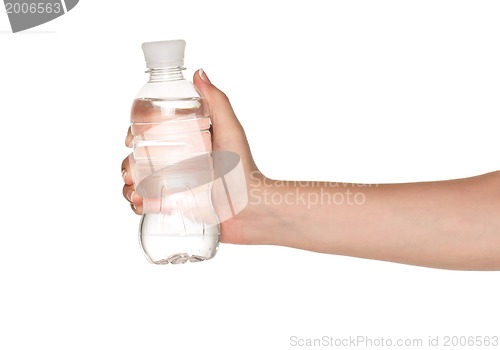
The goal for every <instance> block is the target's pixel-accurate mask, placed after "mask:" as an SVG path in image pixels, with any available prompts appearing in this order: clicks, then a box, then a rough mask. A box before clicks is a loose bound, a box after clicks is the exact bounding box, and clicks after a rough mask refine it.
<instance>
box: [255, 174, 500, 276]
mask: <svg viewBox="0 0 500 350" xmlns="http://www.w3.org/2000/svg"><path fill="white" fill-rule="evenodd" d="M262 182H263V181H262ZM270 184H271V186H269V185H270ZM259 191H260V192H262V196H261V197H260V198H259V197H256V195H257V193H258V192H259ZM264 191H267V193H266V195H265V196H264V195H263V192H264ZM250 194H251V195H250V201H252V200H253V201H254V202H258V201H259V200H260V201H261V203H260V205H259V206H257V208H259V209H260V210H262V211H263V214H261V216H262V217H266V218H267V219H266V220H262V221H258V222H260V223H261V226H260V227H247V228H248V230H251V229H254V230H255V231H254V232H249V235H248V236H249V237H253V238H254V241H253V242H251V243H258V244H276V245H283V246H289V247H295V248H300V249H307V250H312V251H317V252H322V253H331V254H340V255H349V256H356V257H363V258H370V259H379V260H387V261H394V262H400V263H406V264H414V265H422V266H430V267H438V268H448V269H464V270H471V269H472V270H499V269H500V172H493V173H489V174H485V175H481V176H477V177H472V178H467V179H460V180H451V181H440V182H422V183H409V184H391V185H378V186H377V185H370V186H360V185H356V184H335V183H317V182H308V183H305V182H299V183H296V182H287V183H283V182H279V181H273V182H270V181H269V180H267V186H266V185H264V184H263V186H262V189H260V190H258V191H254V196H253V197H252V192H250ZM266 198H267V199H266ZM264 213H266V214H264Z"/></svg>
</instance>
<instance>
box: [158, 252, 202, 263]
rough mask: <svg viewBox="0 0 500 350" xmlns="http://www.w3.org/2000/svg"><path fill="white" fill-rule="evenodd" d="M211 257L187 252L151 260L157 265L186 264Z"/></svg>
mask: <svg viewBox="0 0 500 350" xmlns="http://www.w3.org/2000/svg"><path fill="white" fill-rule="evenodd" d="M208 259H211V258H206V257H204V256H199V255H191V256H189V254H187V253H181V254H174V255H171V256H169V257H168V258H166V259H161V260H157V261H151V262H152V263H153V264H156V265H167V264H184V263H186V262H188V261H189V262H199V261H205V260H208Z"/></svg>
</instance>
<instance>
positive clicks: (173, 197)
mask: <svg viewBox="0 0 500 350" xmlns="http://www.w3.org/2000/svg"><path fill="white" fill-rule="evenodd" d="M149 73H150V81H149V82H148V83H147V84H146V85H144V86H143V88H142V89H141V90H140V91H139V93H138V95H137V96H136V99H135V101H134V104H133V106H132V113H131V130H132V135H133V137H134V138H133V149H134V151H133V155H134V165H133V177H134V182H135V184H136V191H137V192H138V193H139V194H140V195H141V196H142V197H143V215H142V218H141V222H140V226H139V236H140V243H141V246H142V248H143V250H144V253H145V254H146V256H147V258H148V259H149V261H151V262H152V263H155V264H167V263H184V262H186V261H193V262H194V261H203V260H207V259H211V258H212V257H213V256H214V255H215V254H216V252H217V248H218V244H219V234H220V227H219V223H218V218H217V215H216V213H215V209H214V207H213V205H212V202H211V183H212V181H211V180H212V179H213V164H212V158H211V151H212V146H211V137H210V131H209V128H210V117H209V114H208V108H207V105H206V102H205V100H204V98H203V97H202V96H201V94H200V93H199V92H198V91H197V89H196V88H195V86H194V85H193V84H192V83H191V82H189V81H187V80H185V79H184V78H183V76H182V68H181V67H174V68H161V69H150V71H149Z"/></svg>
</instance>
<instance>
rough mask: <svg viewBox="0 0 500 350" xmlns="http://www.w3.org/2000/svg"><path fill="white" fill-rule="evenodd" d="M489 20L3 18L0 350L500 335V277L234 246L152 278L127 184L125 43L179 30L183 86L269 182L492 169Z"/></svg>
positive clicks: (391, 8) (494, 125) (166, 15)
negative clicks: (206, 90) (34, 22)
mask: <svg viewBox="0 0 500 350" xmlns="http://www.w3.org/2000/svg"><path fill="white" fill-rule="evenodd" d="M327 3H328V6H327V5H326V4H327ZM499 18H500V3H499V2H497V1H342V2H339V1H336V2H327V1H322V2H321V1H307V2H305V1H303V2H298V1H286V2H285V1H283V2H279V1H274V2H273V1H251V2H236V1H226V2H224V1H187V0H183V1H152V0H141V1H80V3H79V4H78V5H77V6H76V7H75V8H74V9H73V10H72V11H70V12H69V13H68V14H67V15H65V16H63V17H61V18H58V19H56V20H54V21H52V22H50V23H47V24H45V25H42V26H39V27H37V28H33V29H32V30H28V31H26V32H22V33H18V34H11V33H9V30H10V27H9V24H8V20H7V15H6V14H5V13H0V32H1V33H0V92H1V95H0V96H1V100H0V101H1V102H0V117H1V126H0V130H1V133H2V137H1V140H2V142H1V151H0V152H1V166H0V168H1V173H0V176H1V183H2V185H3V186H2V189H1V191H0V193H1V196H0V198H1V202H2V206H1V207H2V210H1V214H0V215H1V219H0V220H1V221H0V223H1V226H0V230H1V231H0V232H1V241H0V323H1V325H0V329H1V336H0V348H2V349H123V348H130V349H132V348H133V349H151V350H153V349H195V348H202V347H203V348H208V349H229V348H231V349H291V348H293V347H291V346H290V340H289V338H290V336H294V335H295V336H298V337H301V338H307V337H309V338H314V337H321V336H324V335H326V336H333V337H348V336H357V335H366V336H370V337H373V338H381V337H384V338H394V339H395V338H399V337H410V338H413V337H416V338H419V337H421V338H423V339H427V337H428V336H438V335H439V336H441V337H444V336H446V335H459V336H460V335H466V336H468V335H474V336H476V335H479V336H488V335H489V336H492V335H497V336H500V331H499V328H498V322H497V320H498V314H499V311H500V305H499V303H498V295H499V292H500V282H499V277H500V276H499V273H497V272H459V271H444V270H435V269H427V268H421V267H413V266H405V265H398V264H392V263H386V262H379V261H369V260H363V259H356V258H349V257H340V256H329V255H321V254H316V253H311V252H305V251H299V250H294V249H289V248H281V247H264V246H263V247H261V246H232V245H222V246H221V248H220V251H219V254H218V256H217V257H216V258H215V259H214V260H212V261H210V262H205V263H202V264H191V265H189V264H187V265H182V266H153V265H150V264H148V263H147V261H146V259H145V258H144V257H143V255H142V252H141V250H140V248H139V244H138V239H137V225H138V222H139V217H137V216H135V215H134V214H133V213H132V212H131V210H130V208H129V206H128V204H127V203H126V201H125V200H124V199H123V198H122V196H121V187H122V180H121V174H120V163H121V160H122V158H124V157H125V156H126V155H127V154H128V153H129V150H128V149H126V148H125V146H124V144H123V141H124V138H125V133H126V130H127V127H128V122H129V111H130V106H131V102H132V100H133V98H134V96H135V93H136V92H137V91H138V89H139V88H140V86H141V85H142V84H143V83H144V82H145V80H146V78H147V75H146V74H144V70H145V64H144V58H143V56H142V51H141V48H140V44H141V43H142V42H144V41H152V40H163V39H177V38H184V39H186V41H187V49H186V67H187V68H188V69H187V71H186V72H187V73H186V76H187V77H191V74H192V73H193V72H194V71H195V70H196V69H197V68H199V67H203V68H204V69H205V70H206V72H207V74H208V76H209V77H210V79H211V80H212V82H213V83H214V84H216V85H217V86H219V87H220V88H221V89H222V90H223V91H225V92H226V93H227V95H228V96H229V97H230V99H231V101H232V104H233V107H234V108H235V110H236V113H237V115H238V117H239V119H240V120H241V123H242V124H243V126H244V128H245V130H246V132H247V134H248V138H249V141H250V144H251V148H252V151H253V154H254V157H255V159H256V162H257V163H258V165H259V167H260V168H261V170H262V171H263V172H264V173H265V174H266V175H268V176H269V177H272V178H278V179H297V180H331V181H350V182H368V183H369V182H374V183H381V182H406V181H423V180H438V179H449V178H457V177H464V176H470V175H476V174H481V173H485V172H489V171H493V170H497V169H500V161H499V157H498V150H499V149H500V148H499V146H500V138H499V137H498V121H497V120H498V118H499V115H500V103H499V95H500V83H499V82H500V65H499V64H498V63H499V62H500V49H499V47H500V46H499V44H498V43H499V42H500V41H499V39H500V38H499V37H500V21H499V20H498V19H499ZM295 348H298V347H295Z"/></svg>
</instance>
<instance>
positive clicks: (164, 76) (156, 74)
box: [146, 67, 184, 83]
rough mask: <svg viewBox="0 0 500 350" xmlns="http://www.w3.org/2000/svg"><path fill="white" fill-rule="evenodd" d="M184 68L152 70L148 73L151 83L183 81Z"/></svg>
mask: <svg viewBox="0 0 500 350" xmlns="http://www.w3.org/2000/svg"><path fill="white" fill-rule="evenodd" d="M183 70H184V67H165V68H150V69H149V70H148V71H146V73H149V82H150V83H157V82H162V81H174V80H182V79H184V76H183V75H182V71H183Z"/></svg>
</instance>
